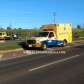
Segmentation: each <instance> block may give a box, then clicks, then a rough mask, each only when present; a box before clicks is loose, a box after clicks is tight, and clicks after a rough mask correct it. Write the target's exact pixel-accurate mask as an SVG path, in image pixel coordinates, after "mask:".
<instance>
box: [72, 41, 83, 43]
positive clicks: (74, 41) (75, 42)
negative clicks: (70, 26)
mask: <svg viewBox="0 0 84 84" xmlns="http://www.w3.org/2000/svg"><path fill="white" fill-rule="evenodd" d="M76 42H84V40H78V41H72V43H76Z"/></svg>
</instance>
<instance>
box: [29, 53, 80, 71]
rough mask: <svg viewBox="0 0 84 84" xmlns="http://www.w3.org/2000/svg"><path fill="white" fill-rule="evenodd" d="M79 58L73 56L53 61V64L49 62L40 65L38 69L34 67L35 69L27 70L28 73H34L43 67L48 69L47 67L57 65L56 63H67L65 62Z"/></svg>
mask: <svg viewBox="0 0 84 84" xmlns="http://www.w3.org/2000/svg"><path fill="white" fill-rule="evenodd" d="M79 56H80V55H78V54H77V55H74V56H71V57H68V58H65V59H61V60H57V61H53V62H50V63H48V64H44V65H41V66H39V67H35V68H32V69H29V72H32V71H35V70H38V69H41V68H45V67H48V66H51V65H54V64H58V63H61V62H64V61H67V60H70V59H73V58H77V57H79Z"/></svg>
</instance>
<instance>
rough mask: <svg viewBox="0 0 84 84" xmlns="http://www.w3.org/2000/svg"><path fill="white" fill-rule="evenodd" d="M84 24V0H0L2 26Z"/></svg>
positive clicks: (31, 26) (0, 21) (27, 26)
mask: <svg viewBox="0 0 84 84" xmlns="http://www.w3.org/2000/svg"><path fill="white" fill-rule="evenodd" d="M53 13H55V22H56V23H71V24H72V25H73V26H76V25H77V24H84V0H0V27H7V26H12V27H17V28H20V27H21V28H38V27H40V26H41V25H44V24H51V23H54V15H53Z"/></svg>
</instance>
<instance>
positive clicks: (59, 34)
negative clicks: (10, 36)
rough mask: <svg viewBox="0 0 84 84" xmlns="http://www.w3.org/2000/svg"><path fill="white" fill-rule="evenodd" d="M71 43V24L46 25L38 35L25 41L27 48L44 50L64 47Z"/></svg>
mask: <svg viewBox="0 0 84 84" xmlns="http://www.w3.org/2000/svg"><path fill="white" fill-rule="evenodd" d="M71 42H72V25H71V24H48V25H43V26H42V27H41V32H39V33H38V35H36V36H34V37H31V38H30V39H28V40H27V47H29V48H30V47H32V48H34V47H39V48H42V49H46V48H48V47H51V46H65V45H67V43H71Z"/></svg>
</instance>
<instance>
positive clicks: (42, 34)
mask: <svg viewBox="0 0 84 84" xmlns="http://www.w3.org/2000/svg"><path fill="white" fill-rule="evenodd" d="M48 34H49V32H39V33H38V35H36V37H47V36H48Z"/></svg>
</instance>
